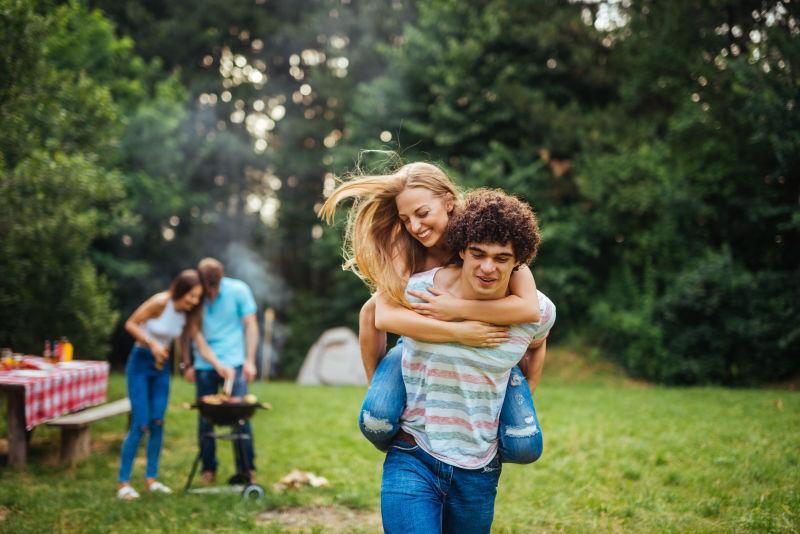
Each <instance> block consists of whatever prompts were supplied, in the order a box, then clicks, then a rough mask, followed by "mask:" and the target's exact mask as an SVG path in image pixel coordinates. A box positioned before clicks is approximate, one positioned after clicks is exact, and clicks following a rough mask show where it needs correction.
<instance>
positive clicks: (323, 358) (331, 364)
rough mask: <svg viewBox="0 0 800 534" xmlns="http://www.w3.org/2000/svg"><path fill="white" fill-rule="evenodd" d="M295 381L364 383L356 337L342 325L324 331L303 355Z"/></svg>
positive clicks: (365, 377)
mask: <svg viewBox="0 0 800 534" xmlns="http://www.w3.org/2000/svg"><path fill="white" fill-rule="evenodd" d="M297 383H298V384H324V385H328V386H343V385H351V384H354V385H366V384H367V376H366V375H365V374H364V367H363V365H362V364H361V350H360V349H359V347H358V336H356V334H355V333H354V332H353V331H352V330H350V329H349V328H346V327H343V326H342V327H338V328H331V329H330V330H326V331H325V332H324V333H323V334H322V335H321V336H320V338H319V339H318V340H317V342H316V343H314V344H313V345H312V346H311V348H310V349H309V351H308V354H307V355H306V359H305V361H304V362H303V367H301V368H300V374H298V375H297Z"/></svg>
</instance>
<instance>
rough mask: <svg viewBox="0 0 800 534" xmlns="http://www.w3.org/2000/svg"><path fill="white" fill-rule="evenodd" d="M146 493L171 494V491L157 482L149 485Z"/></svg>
mask: <svg viewBox="0 0 800 534" xmlns="http://www.w3.org/2000/svg"><path fill="white" fill-rule="evenodd" d="M147 491H149V492H150V493H172V490H171V489H170V488H169V486H167V485H165V484H162V483H161V482H159V481H158V480H156V481H155V482H153V483H152V484H150V487H149V488H147Z"/></svg>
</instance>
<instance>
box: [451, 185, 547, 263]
mask: <svg viewBox="0 0 800 534" xmlns="http://www.w3.org/2000/svg"><path fill="white" fill-rule="evenodd" d="M540 240H541V236H540V235H539V221H538V220H537V219H536V215H534V213H533V210H532V209H531V207H530V206H529V205H528V204H527V203H526V202H523V201H521V200H519V199H518V198H516V197H513V196H511V195H509V194H507V193H504V192H503V191H501V190H499V189H476V190H475V191H471V192H470V193H468V194H467V195H466V198H465V199H464V204H463V205H462V207H461V209H459V210H458V212H457V213H455V214H453V216H452V217H450V221H449V223H448V225H447V246H448V248H449V249H450V250H451V251H453V256H454V257H453V261H454V262H455V263H457V264H461V263H462V261H461V258H460V257H459V256H458V253H459V252H461V251H463V250H466V248H467V246H468V245H469V244H470V243H496V244H500V245H505V244H506V243H508V242H511V247H512V248H513V249H514V260H515V261H516V262H517V263H520V264H522V263H530V262H531V261H533V258H535V257H536V252H537V251H538V249H539V241H540Z"/></svg>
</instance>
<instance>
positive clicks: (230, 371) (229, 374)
mask: <svg viewBox="0 0 800 534" xmlns="http://www.w3.org/2000/svg"><path fill="white" fill-rule="evenodd" d="M214 370H215V371H216V372H217V374H218V375H219V376H220V377H221V378H222V379H223V380H228V379H229V378H230V379H231V380H233V379H234V378H235V377H236V369H234V368H233V367H224V366H223V365H222V364H220V365H219V367H215V368H214Z"/></svg>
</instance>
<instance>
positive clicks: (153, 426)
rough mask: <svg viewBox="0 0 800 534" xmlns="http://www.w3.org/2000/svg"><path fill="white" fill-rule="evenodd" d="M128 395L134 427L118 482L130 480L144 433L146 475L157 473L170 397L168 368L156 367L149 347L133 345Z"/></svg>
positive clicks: (127, 444) (125, 451) (130, 434)
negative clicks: (145, 442)
mask: <svg viewBox="0 0 800 534" xmlns="http://www.w3.org/2000/svg"><path fill="white" fill-rule="evenodd" d="M126 371H127V381H128V398H130V400H131V427H130V428H129V429H128V434H127V435H126V436H125V441H124V442H123V443H122V453H121V458H120V462H119V481H120V482H128V481H130V479H131V472H132V471H133V460H134V459H135V458H136V451H137V450H138V449H139V442H140V441H141V440H142V436H144V434H145V432H150V437H149V439H148V440H147V471H146V472H145V477H147V478H156V477H157V476H158V460H159V456H160V455H161V443H162V441H163V439H164V414H165V413H166V411H167V401H168V400H169V367H168V366H165V368H164V369H156V366H155V359H154V358H153V353H152V352H150V349H146V348H144V347H138V346H135V345H134V347H133V350H132V351H131V354H130V356H128V366H127V370H126Z"/></svg>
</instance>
